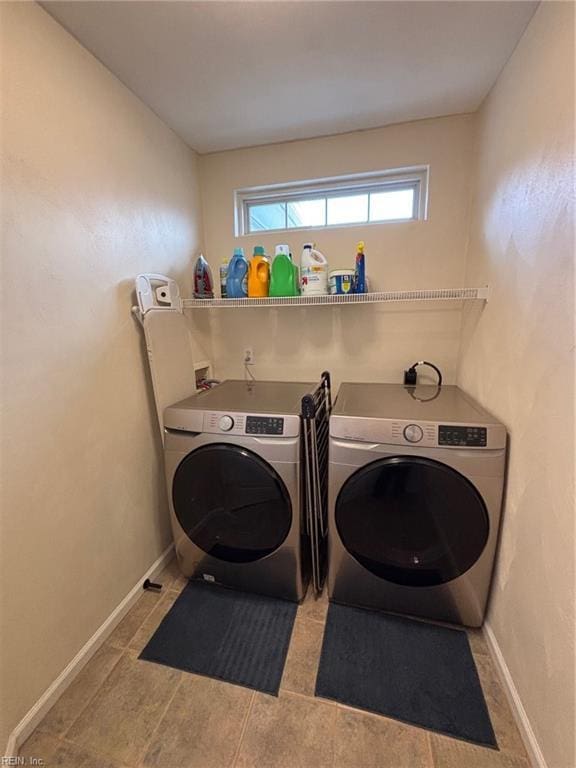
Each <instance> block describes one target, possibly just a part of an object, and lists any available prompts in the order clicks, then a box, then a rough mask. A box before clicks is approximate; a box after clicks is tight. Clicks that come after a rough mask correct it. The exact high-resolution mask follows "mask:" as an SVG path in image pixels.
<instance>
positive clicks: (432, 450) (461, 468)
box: [328, 384, 506, 627]
mask: <svg viewBox="0 0 576 768" xmlns="http://www.w3.org/2000/svg"><path fill="white" fill-rule="evenodd" d="M505 467H506V430H505V428H504V426H503V425H502V424H500V423H499V422H498V421H497V420H496V419H495V418H494V417H492V416H491V415H490V414H489V413H487V412H486V411H485V410H483V409H482V408H480V406H479V405H477V404H476V403H475V402H474V401H473V400H472V399H471V398H469V397H468V396H467V395H466V394H465V393H464V392H462V390H460V389H459V388H458V387H455V386H443V387H434V386H417V387H405V386H402V385H396V384H342V386H341V387H340V390H339V393H338V397H337V399H336V403H335V406H334V409H333V411H332V416H331V418H330V463H329V477H330V480H329V575H328V594H329V597H330V599H332V600H334V601H337V602H342V603H347V604H352V605H361V606H368V607H373V608H378V609H382V610H385V611H390V612H393V613H402V614H408V615H413V616H422V617H427V618H431V619H435V620H441V621H447V622H452V623H458V624H464V625H467V626H471V627H477V626H480V625H481V624H482V621H483V618H484V613H485V609H486V602H487V598H488V592H489V588H490V581H491V577H492V570H493V565H494V556H495V550H496V542H497V538H498V528H499V524H500V512H501V506H502V493H503V487H504V473H505Z"/></svg>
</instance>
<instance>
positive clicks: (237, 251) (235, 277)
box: [226, 248, 248, 299]
mask: <svg viewBox="0 0 576 768" xmlns="http://www.w3.org/2000/svg"><path fill="white" fill-rule="evenodd" d="M247 296H248V262H247V261H246V257H245V256H244V249H243V248H234V255H233V256H232V258H231V259H230V263H229V264H228V274H227V275H226V297H227V298H228V299H245V298H246V297H247Z"/></svg>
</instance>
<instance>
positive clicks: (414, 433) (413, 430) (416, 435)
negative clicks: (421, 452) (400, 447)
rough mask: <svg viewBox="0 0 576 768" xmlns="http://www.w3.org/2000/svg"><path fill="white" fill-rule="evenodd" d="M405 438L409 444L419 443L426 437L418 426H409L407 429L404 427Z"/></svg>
mask: <svg viewBox="0 0 576 768" xmlns="http://www.w3.org/2000/svg"><path fill="white" fill-rule="evenodd" d="M404 437H405V438H406V440H408V442H409V443H419V442H420V440H422V438H423V437H424V432H422V428H421V427H419V426H418V424H408V426H407V427H404Z"/></svg>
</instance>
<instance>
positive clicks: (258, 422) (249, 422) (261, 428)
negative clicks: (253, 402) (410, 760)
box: [246, 416, 284, 435]
mask: <svg viewBox="0 0 576 768" xmlns="http://www.w3.org/2000/svg"><path fill="white" fill-rule="evenodd" d="M246 434H247V435H283V434H284V419H283V418H281V417H278V416H246Z"/></svg>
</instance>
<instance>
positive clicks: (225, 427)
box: [218, 416, 234, 432]
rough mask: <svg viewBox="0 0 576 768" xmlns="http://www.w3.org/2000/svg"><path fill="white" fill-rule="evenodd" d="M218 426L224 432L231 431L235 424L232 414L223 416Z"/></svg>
mask: <svg viewBox="0 0 576 768" xmlns="http://www.w3.org/2000/svg"><path fill="white" fill-rule="evenodd" d="M218 426H219V427H220V429H221V430H222V432H230V430H231V429H232V427H233V426H234V419H233V418H232V416H221V417H220V421H219V422H218Z"/></svg>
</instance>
